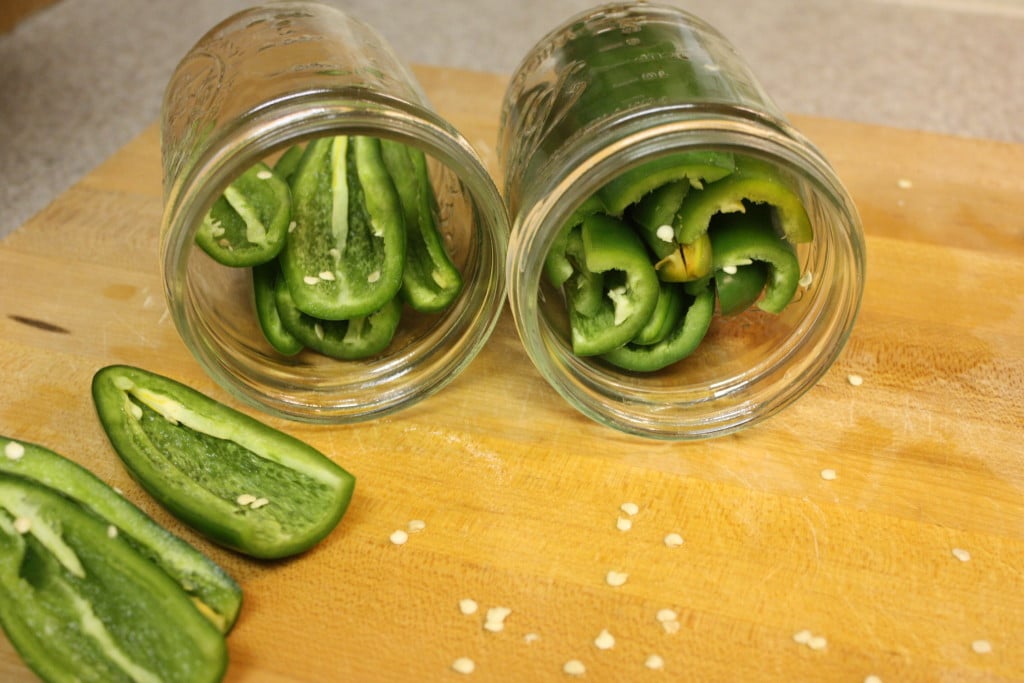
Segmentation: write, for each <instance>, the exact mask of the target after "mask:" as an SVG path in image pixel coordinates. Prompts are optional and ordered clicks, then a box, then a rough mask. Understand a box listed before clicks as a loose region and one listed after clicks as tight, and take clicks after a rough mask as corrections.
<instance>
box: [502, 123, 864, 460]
mask: <svg viewBox="0 0 1024 683" xmlns="http://www.w3.org/2000/svg"><path fill="white" fill-rule="evenodd" d="M562 149H563V150H569V151H568V152H567V153H568V154H572V155H573V158H571V159H570V158H562V159H552V162H551V163H549V164H547V165H546V166H545V169H548V170H547V171H545V173H546V174H547V176H546V177H541V178H534V179H531V181H530V182H529V184H528V185H525V186H524V190H523V195H522V201H521V202H520V203H519V206H521V207H522V208H521V210H519V211H515V208H514V207H513V213H514V215H516V218H515V221H514V224H513V232H512V241H511V243H510V247H509V252H508V260H507V265H506V271H507V273H508V277H509V303H510V306H511V310H512V314H513V317H514V319H515V324H516V327H517V330H518V332H519V335H520V337H521V338H522V340H523V343H524V346H525V347H526V351H527V353H528V355H529V356H530V358H531V360H532V361H533V363H534V365H535V366H536V367H537V368H538V370H539V372H540V373H541V374H542V375H543V376H544V377H545V379H546V380H547V381H548V382H549V383H550V384H551V385H552V386H553V387H554V388H555V390H556V391H557V392H558V393H559V394H560V395H561V396H562V397H563V398H565V399H566V400H567V401H568V402H569V403H571V404H572V405H573V406H574V407H576V408H577V409H578V410H579V411H581V412H582V413H584V414H585V415H587V416H588V417H590V418H592V419H594V420H596V421H598V422H600V423H602V424H606V425H608V426H612V427H614V428H616V429H619V430H620V431H624V432H627V433H632V434H637V435H641V436H646V437H652V438H660V439H669V440H688V439H699V438H706V437H711V436H721V435H724V434H728V433H731V432H734V431H737V430H739V429H741V428H744V427H748V426H750V425H752V424H754V423H757V422H759V421H761V420H764V419H765V418H767V417H770V416H771V415H774V414H776V413H777V412H779V411H780V410H782V409H783V408H785V407H786V406H788V405H790V404H791V403H792V402H794V401H795V400H797V399H798V398H799V397H800V396H802V395H803V394H804V393H805V392H806V391H808V390H809V389H810V388H811V387H812V386H813V385H814V384H815V383H816V382H817V381H818V379H820V377H821V376H822V375H823V374H824V373H825V372H826V371H827V370H828V368H829V367H830V366H831V364H832V363H833V361H834V360H835V359H836V357H837V356H838V354H839V352H840V351H841V350H842V348H843V346H844V345H845V343H846V340H847V338H848V336H849V333H850V330H851V328H852V326H853V322H854V320H855V318H856V315H857V312H858V309H859V306H860V300H861V295H862V291H863V281H864V271H865V256H864V244H863V236H862V230H861V226H860V221H859V217H858V215H857V211H856V208H855V207H854V205H853V202H852V201H851V200H850V198H849V197H848V195H847V194H846V192H845V190H844V189H843V187H842V185H841V184H840V183H839V181H838V179H837V178H836V175H835V173H834V171H833V170H832V168H831V167H830V166H829V165H828V163H827V162H826V161H825V159H824V157H823V156H822V155H821V154H820V153H819V152H818V151H817V149H816V148H814V146H813V145H812V144H811V143H810V142H808V141H807V140H806V139H804V138H802V136H800V134H799V133H797V132H796V131H795V130H794V129H792V128H791V127H790V126H789V125H788V124H787V123H785V122H784V121H779V120H776V119H773V118H771V119H770V118H767V117H765V116H763V115H760V114H757V113H756V112H752V111H745V110H739V109H737V108H735V107H727V106H723V105H700V106H686V107H676V108H673V109H671V110H670V111H669V110H660V111H659V110H652V111H648V112H645V113H642V114H638V115H636V116H635V117H632V118H629V119H628V120H623V121H620V122H618V125H612V126H607V127H606V128H604V129H603V130H602V132H601V133H599V134H597V135H594V136H592V138H591V139H589V140H587V141H586V142H585V143H583V144H577V145H565V146H563V147H562ZM708 150H717V151H728V152H733V153H735V154H737V155H748V156H754V157H758V158H760V159H763V160H765V161H767V162H769V163H771V164H772V165H774V166H775V167H777V168H778V169H779V170H780V171H781V172H783V173H784V174H786V175H787V176H789V179H790V180H791V181H792V184H793V185H794V187H795V188H796V189H797V192H798V194H799V195H800V196H801V198H802V200H803V202H804V205H805V208H806V209H807V211H808V214H809V217H810V219H811V223H812V225H813V226H814V240H813V241H812V242H811V243H809V244H806V245H801V246H800V247H799V249H798V258H799V261H800V264H801V268H802V272H803V273H804V274H805V278H810V279H811V283H810V284H809V285H808V286H804V287H802V288H801V290H800V291H799V292H798V294H797V298H796V299H794V301H793V302H791V303H790V305H789V306H787V308H786V309H785V310H784V311H782V312H781V313H779V314H776V315H773V314H769V313H764V312H761V311H759V310H756V309H752V310H749V311H748V312H746V313H743V314H741V315H739V316H734V317H730V318H727V319H726V318H723V317H721V316H718V315H717V314H716V316H715V318H714V320H713V322H712V327H711V329H710V330H709V332H708V335H707V336H706V337H705V339H704V341H703V342H702V343H701V345H700V346H699V347H698V349H697V350H696V351H695V352H694V353H693V354H692V355H691V356H689V357H687V358H685V359H683V360H682V361H679V362H677V363H676V364H674V365H672V366H670V367H669V368H666V369H664V370H660V371H657V372H653V373H633V372H628V371H624V370H621V369H618V368H615V367H613V366H612V365H610V364H608V363H605V362H603V361H601V360H599V359H595V358H583V357H578V356H576V355H575V354H574V353H573V351H572V347H571V343H570V341H569V335H568V322H567V317H566V315H565V313H564V304H563V303H562V295H561V293H560V292H558V291H556V290H555V289H554V288H552V287H551V286H550V285H549V284H548V283H547V282H546V280H545V277H544V275H543V264H544V260H545V257H546V255H547V253H548V251H549V250H550V248H551V247H552V245H553V243H554V240H555V237H556V236H557V235H558V233H559V232H560V228H561V226H562V225H563V224H564V223H565V222H566V221H567V220H568V219H569V217H570V216H571V214H572V212H573V211H574V210H575V209H576V208H577V207H578V206H579V205H580V204H581V203H582V202H583V201H584V200H585V199H587V198H588V197H590V196H591V195H592V194H594V193H595V192H596V191H597V190H598V189H600V188H601V187H602V186H603V185H604V184H606V183H607V182H608V181H610V180H612V179H613V178H615V177H616V176H618V175H619V174H621V173H623V172H625V171H628V170H629V169H631V168H634V167H637V166H639V165H641V164H642V163H645V162H649V161H651V160H653V159H655V158H657V157H660V156H663V155H668V154H673V153H678V152H686V151H708ZM558 169H566V170H561V171H560V170H558ZM542 175H543V174H542ZM808 273H809V275H807V274H808Z"/></svg>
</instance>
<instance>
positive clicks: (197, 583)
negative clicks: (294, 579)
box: [0, 437, 242, 633]
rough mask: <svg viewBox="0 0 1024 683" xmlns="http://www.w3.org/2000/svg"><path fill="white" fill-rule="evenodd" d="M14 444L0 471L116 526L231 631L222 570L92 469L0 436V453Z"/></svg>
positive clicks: (230, 587) (233, 593)
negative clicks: (12, 455)
mask: <svg viewBox="0 0 1024 683" xmlns="http://www.w3.org/2000/svg"><path fill="white" fill-rule="evenodd" d="M8 449H11V452H13V451H14V449H17V451H18V453H19V457H17V458H10V457H3V455H0V472H4V473H7V474H11V475H16V476H19V477H22V478H24V479H30V480H33V481H36V482H38V483H39V484H41V485H43V486H48V487H51V488H54V489H57V490H58V491H60V492H61V493H62V494H63V495H65V496H67V497H69V498H71V499H74V500H75V502H76V503H78V504H79V505H81V506H82V507H83V508H85V509H87V510H88V511H90V512H91V513H93V514H94V515H96V516H98V517H100V518H102V519H103V520H105V521H106V522H107V523H108V524H111V525H113V527H114V528H115V529H117V535H118V536H120V537H123V538H124V539H125V540H126V541H127V542H128V543H129V544H131V545H132V547H134V548H135V549H136V550H137V551H138V552H139V553H140V554H142V555H143V556H145V557H147V558H148V559H149V560H151V561H152V562H153V563H154V564H156V565H157V566H159V567H160V568H161V569H163V570H164V571H165V572H166V573H167V574H168V575H169V576H170V577H171V578H173V579H174V580H175V581H177V583H178V585H179V586H180V587H181V588H182V590H184V591H185V592H186V593H187V594H188V595H189V596H190V597H191V598H192V600H193V601H194V602H195V603H196V607H197V608H198V609H199V610H200V612H202V613H203V614H204V615H206V617H207V618H208V619H209V620H210V621H211V622H212V623H213V624H214V625H215V626H217V628H219V629H220V630H221V631H223V632H224V633H227V632H228V631H230V630H231V627H232V626H233V625H234V623H235V620H236V619H237V618H238V612H239V609H240V607H241V602H242V590H241V588H239V587H238V584H236V583H235V581H234V580H233V579H232V578H231V577H230V576H228V575H227V574H226V573H225V572H224V570H222V569H221V568H220V567H219V566H217V565H216V564H215V563H214V562H213V561H212V560H210V559H209V558H208V557H206V556H205V555H203V554H202V553H201V552H199V551H198V550H196V549H195V548H193V547H192V546H191V545H189V544H188V543H186V542H185V541H183V540H182V539H180V538H179V537H177V536H175V535H174V534H172V533H170V532H169V531H167V530H166V529H164V528H163V527H161V526H160V525H158V524H157V523H156V522H154V521H153V520H152V519H151V518H150V517H149V516H148V515H146V513H144V512H143V511H142V510H140V509H139V508H137V507H136V506H135V505H133V504H132V503H131V502H130V501H129V500H128V499H126V498H125V497H124V496H122V495H121V494H119V493H118V492H116V491H115V490H114V489H112V488H110V487H109V486H108V485H107V484H105V483H104V482H103V481H102V480H100V479H99V478H97V477H96V476H95V475H94V474H93V473H92V472H90V471H88V470H87V469H85V468H84V467H82V466H81V465H78V464H77V463H75V462H74V461H72V460H69V459H67V458H65V457H63V456H61V455H59V454H57V453H55V452H53V451H51V450H49V449H46V448H43V447H42V446H38V445H35V444H30V443H24V442H17V441H13V440H11V439H8V438H6V437H0V454H2V453H4V452H7V451H8Z"/></svg>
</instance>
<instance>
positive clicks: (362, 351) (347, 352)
mask: <svg viewBox="0 0 1024 683" xmlns="http://www.w3.org/2000/svg"><path fill="white" fill-rule="evenodd" d="M275 305H276V308H277V311H278V315H279V316H280V320H281V325H282V326H283V327H284V329H285V330H286V331H287V332H288V334H289V335H291V336H292V337H293V338H295V339H296V340H297V341H298V342H299V343H300V344H302V345H304V346H306V347H308V348H311V349H313V350H314V351H317V352H319V353H322V354H324V355H325V356H330V357H331V358H337V359H339V360H357V359H360V358H367V357H369V356H372V355H374V354H377V353H380V352H381V351H383V350H384V349H386V348H387V347H388V345H389V344H390V343H391V340H392V338H393V337H394V336H395V332H396V330H397V329H398V323H399V322H400V321H401V317H402V304H401V302H400V301H398V299H397V298H394V299H391V300H390V301H388V302H386V303H385V304H384V305H383V306H381V307H380V309H378V310H376V311H374V312H373V313H371V314H370V315H367V316H363V317H360V318H353V319H351V320H320V319H318V318H314V317H312V316H308V315H306V314H305V313H303V312H302V311H300V310H299V309H298V308H297V307H296V306H295V302H294V300H293V299H292V295H291V290H290V289H289V288H288V286H287V285H286V284H284V283H281V282H279V283H278V285H277V289H276V291H275Z"/></svg>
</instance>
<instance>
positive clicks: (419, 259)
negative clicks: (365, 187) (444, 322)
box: [380, 140, 462, 313]
mask: <svg viewBox="0 0 1024 683" xmlns="http://www.w3.org/2000/svg"><path fill="white" fill-rule="evenodd" d="M380 144H381V156H382V158H383V160H384V166H385V167H386V168H387V170H388V173H389V174H390V176H391V179H392V180H393V181H394V183H395V188H396V189H397V190H398V196H399V198H400V199H401V202H402V210H403V211H404V212H405V227H406V246H405V269H404V270H403V271H402V289H401V293H402V298H403V299H404V300H405V302H406V303H408V304H409V306H410V307H412V308H413V310H416V311H420V312H421V313H436V312H437V311H441V310H443V309H445V308H447V307H448V305H449V304H451V302H452V301H454V300H455V297H457V296H458V295H459V292H461V291H462V273H460V272H459V269H458V268H456V267H455V264H454V263H452V260H451V258H450V257H449V256H448V252H447V251H446V250H445V248H444V238H443V237H442V236H441V232H440V230H438V227H437V198H436V197H435V196H434V187H433V185H431V183H430V174H429V173H428V171H427V158H426V156H425V155H424V154H423V151H422V150H419V149H417V148H415V147H410V146H408V145H404V144H402V143H400V142H395V141H393V140H381V143H380Z"/></svg>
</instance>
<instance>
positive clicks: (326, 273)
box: [317, 270, 334, 282]
mask: <svg viewBox="0 0 1024 683" xmlns="http://www.w3.org/2000/svg"><path fill="white" fill-rule="evenodd" d="M317 277H319V278H320V279H321V280H327V281H328V282H330V281H332V280H334V273H332V272H331V271H329V270H325V271H324V272H322V273H320V274H319V275H317Z"/></svg>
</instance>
